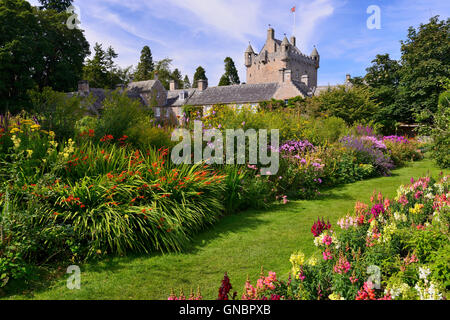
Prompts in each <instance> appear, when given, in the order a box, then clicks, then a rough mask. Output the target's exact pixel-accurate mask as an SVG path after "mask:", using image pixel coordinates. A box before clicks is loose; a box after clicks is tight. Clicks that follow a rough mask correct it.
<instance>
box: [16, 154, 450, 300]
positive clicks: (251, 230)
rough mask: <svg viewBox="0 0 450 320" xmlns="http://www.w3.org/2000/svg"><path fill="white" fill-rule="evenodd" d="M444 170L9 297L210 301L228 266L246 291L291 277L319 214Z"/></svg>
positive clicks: (354, 191)
mask: <svg viewBox="0 0 450 320" xmlns="http://www.w3.org/2000/svg"><path fill="white" fill-rule="evenodd" d="M439 172H440V170H439V169H437V168H436V167H435V166H434V165H433V163H432V162H431V161H430V160H424V161H421V162H416V163H414V164H411V165H410V166H408V167H405V168H402V169H399V170H396V171H395V172H394V174H393V176H392V177H383V178H376V179H371V180H366V181H361V182H357V183H354V184H349V185H344V186H341V187H338V188H333V189H332V190H329V191H327V192H325V193H324V195H323V197H322V199H318V200H312V201H295V202H290V203H289V204H288V205H277V206H275V207H274V208H272V209H271V210H269V211H247V212H243V213H240V214H237V215H234V216H228V217H225V218H223V219H222V220H221V221H220V222H219V223H217V224H216V225H215V226H214V227H213V228H211V229H210V230H208V231H205V232H203V233H201V234H199V235H198V236H197V237H196V238H195V239H194V241H193V243H192V245H191V246H190V248H189V249H188V250H187V251H185V252H184V253H181V254H166V255H161V254H155V255H149V256H142V255H141V256H135V257H117V258H111V259H107V260H104V261H102V262H99V263H94V264H88V265H85V266H82V267H81V270H82V278H81V290H68V289H67V288H66V282H65V277H63V278H61V279H60V280H57V281H56V282H54V283H53V285H52V286H50V287H47V288H45V289H43V290H41V291H35V292H34V294H30V295H27V296H23V295H20V296H10V297H9V298H10V299H24V298H25V299H27V298H34V299H152V300H153V299H163V300H165V299H167V296H168V295H169V293H170V290H171V288H175V289H176V290H179V288H181V287H182V288H184V291H185V294H189V291H190V288H194V289H196V288H197V286H198V285H200V287H201V289H202V293H203V296H204V297H205V298H206V299H215V298H216V297H217V290H218V288H219V286H220V283H221V280H222V278H223V274H224V272H225V271H227V272H228V274H229V276H230V278H231V283H232V284H233V288H234V289H235V290H237V291H238V294H241V293H242V290H243V286H244V283H245V280H246V277H247V275H249V276H250V279H251V280H252V282H255V280H256V278H257V277H258V275H259V272H260V268H261V266H264V269H265V270H266V271H269V270H271V271H275V272H277V274H278V275H279V277H281V278H286V277H287V275H288V272H289V269H290V263H289V257H290V255H291V253H292V252H294V251H296V250H299V249H301V250H302V251H303V252H304V253H305V254H306V255H307V256H309V255H310V254H311V253H312V252H313V250H314V245H313V243H312V234H311V232H310V228H311V225H312V223H313V222H314V220H315V219H317V217H318V216H324V217H328V218H330V222H331V223H332V224H333V225H334V226H335V225H336V221H337V219H338V218H340V217H342V216H344V215H345V214H346V213H347V212H349V211H351V210H352V209H353V206H354V203H355V201H356V200H362V201H366V202H367V201H368V198H369V197H370V195H371V194H372V191H373V190H374V189H376V190H377V191H381V192H383V194H385V195H387V196H390V197H391V196H393V195H394V194H395V191H396V189H397V187H398V186H399V185H400V184H403V183H408V182H409V180H410V179H411V177H415V178H417V177H419V176H423V175H426V174H427V173H431V174H433V175H437V174H438V173H439ZM446 173H448V171H447V172H446Z"/></svg>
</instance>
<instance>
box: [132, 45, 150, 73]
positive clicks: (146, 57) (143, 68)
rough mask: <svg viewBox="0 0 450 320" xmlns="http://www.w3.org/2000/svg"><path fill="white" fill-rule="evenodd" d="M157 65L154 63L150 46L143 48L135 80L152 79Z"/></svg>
mask: <svg viewBox="0 0 450 320" xmlns="http://www.w3.org/2000/svg"><path fill="white" fill-rule="evenodd" d="M154 70H155V65H154V63H153V57H152V52H151V50H150V48H149V47H148V46H145V47H144V48H142V51H141V59H140V61H139V63H138V66H137V69H136V73H135V74H134V80H135V81H145V80H151V79H152V76H153V74H152V73H153V71H154Z"/></svg>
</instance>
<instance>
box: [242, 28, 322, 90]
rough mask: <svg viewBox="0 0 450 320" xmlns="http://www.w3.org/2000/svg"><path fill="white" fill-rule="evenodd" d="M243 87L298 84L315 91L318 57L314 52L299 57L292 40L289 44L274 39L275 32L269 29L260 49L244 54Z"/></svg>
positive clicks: (299, 52) (318, 64) (251, 49)
mask: <svg viewBox="0 0 450 320" xmlns="http://www.w3.org/2000/svg"><path fill="white" fill-rule="evenodd" d="M245 66H246V67H247V83H249V84H253V83H274V82H284V81H292V82H294V83H295V82H301V83H304V84H305V85H306V86H307V87H308V88H310V89H313V88H315V87H317V70H318V69H319V67H320V56H319V53H318V51H317V49H316V48H314V50H313V51H312V53H311V55H310V56H308V55H305V54H303V53H302V52H301V51H300V49H298V48H297V46H296V39H295V37H294V36H292V37H291V40H290V41H289V40H288V38H287V37H286V36H284V39H283V41H280V40H278V39H275V30H274V29H273V28H269V30H268V31H267V39H266V43H265V44H264V47H263V48H262V49H261V51H260V53H259V54H256V53H255V52H254V50H253V48H252V46H251V45H249V46H248V48H247V50H246V51H245Z"/></svg>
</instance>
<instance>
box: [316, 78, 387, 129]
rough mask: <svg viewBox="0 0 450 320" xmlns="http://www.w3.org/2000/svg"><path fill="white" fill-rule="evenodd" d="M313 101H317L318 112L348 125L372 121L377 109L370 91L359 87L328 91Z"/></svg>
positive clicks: (377, 106)
mask: <svg viewBox="0 0 450 320" xmlns="http://www.w3.org/2000/svg"><path fill="white" fill-rule="evenodd" d="M313 99H314V100H316V101H318V103H319V106H320V107H319V111H320V112H323V113H326V114H328V115H330V116H334V117H338V118H341V119H344V120H345V122H347V124H349V125H352V124H354V123H355V122H364V121H366V122H368V121H370V120H373V119H374V117H375V116H376V114H377V112H378V109H379V105H378V104H377V103H376V102H375V101H374V100H373V98H372V92H371V90H370V89H369V88H366V87H360V86H356V87H352V88H347V87H345V86H340V87H338V88H335V89H329V90H328V91H325V92H323V93H321V94H320V95H319V96H317V97H314V98H313Z"/></svg>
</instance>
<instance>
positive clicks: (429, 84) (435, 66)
mask: <svg viewBox="0 0 450 320" xmlns="http://www.w3.org/2000/svg"><path fill="white" fill-rule="evenodd" d="M449 34H450V18H448V19H447V20H439V16H436V17H433V18H431V19H430V21H429V22H428V23H427V24H421V25H420V26H419V28H418V29H417V30H416V29H414V28H413V27H410V28H409V30H408V38H407V40H406V41H401V44H402V46H401V52H402V58H401V64H402V68H401V70H400V86H399V90H400V91H399V97H400V101H399V103H401V104H402V105H403V106H404V108H409V109H410V110H411V113H414V114H416V115H417V114H419V113H421V112H422V111H423V110H428V112H430V113H431V114H433V113H435V112H436V111H437V107H438V99H439V95H440V94H441V93H442V92H443V91H444V90H445V88H444V85H443V84H444V83H445V80H446V79H448V78H449V77H450V41H449ZM408 120H409V121H410V122H412V121H414V119H413V118H412V117H411V118H410V119H408Z"/></svg>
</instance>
